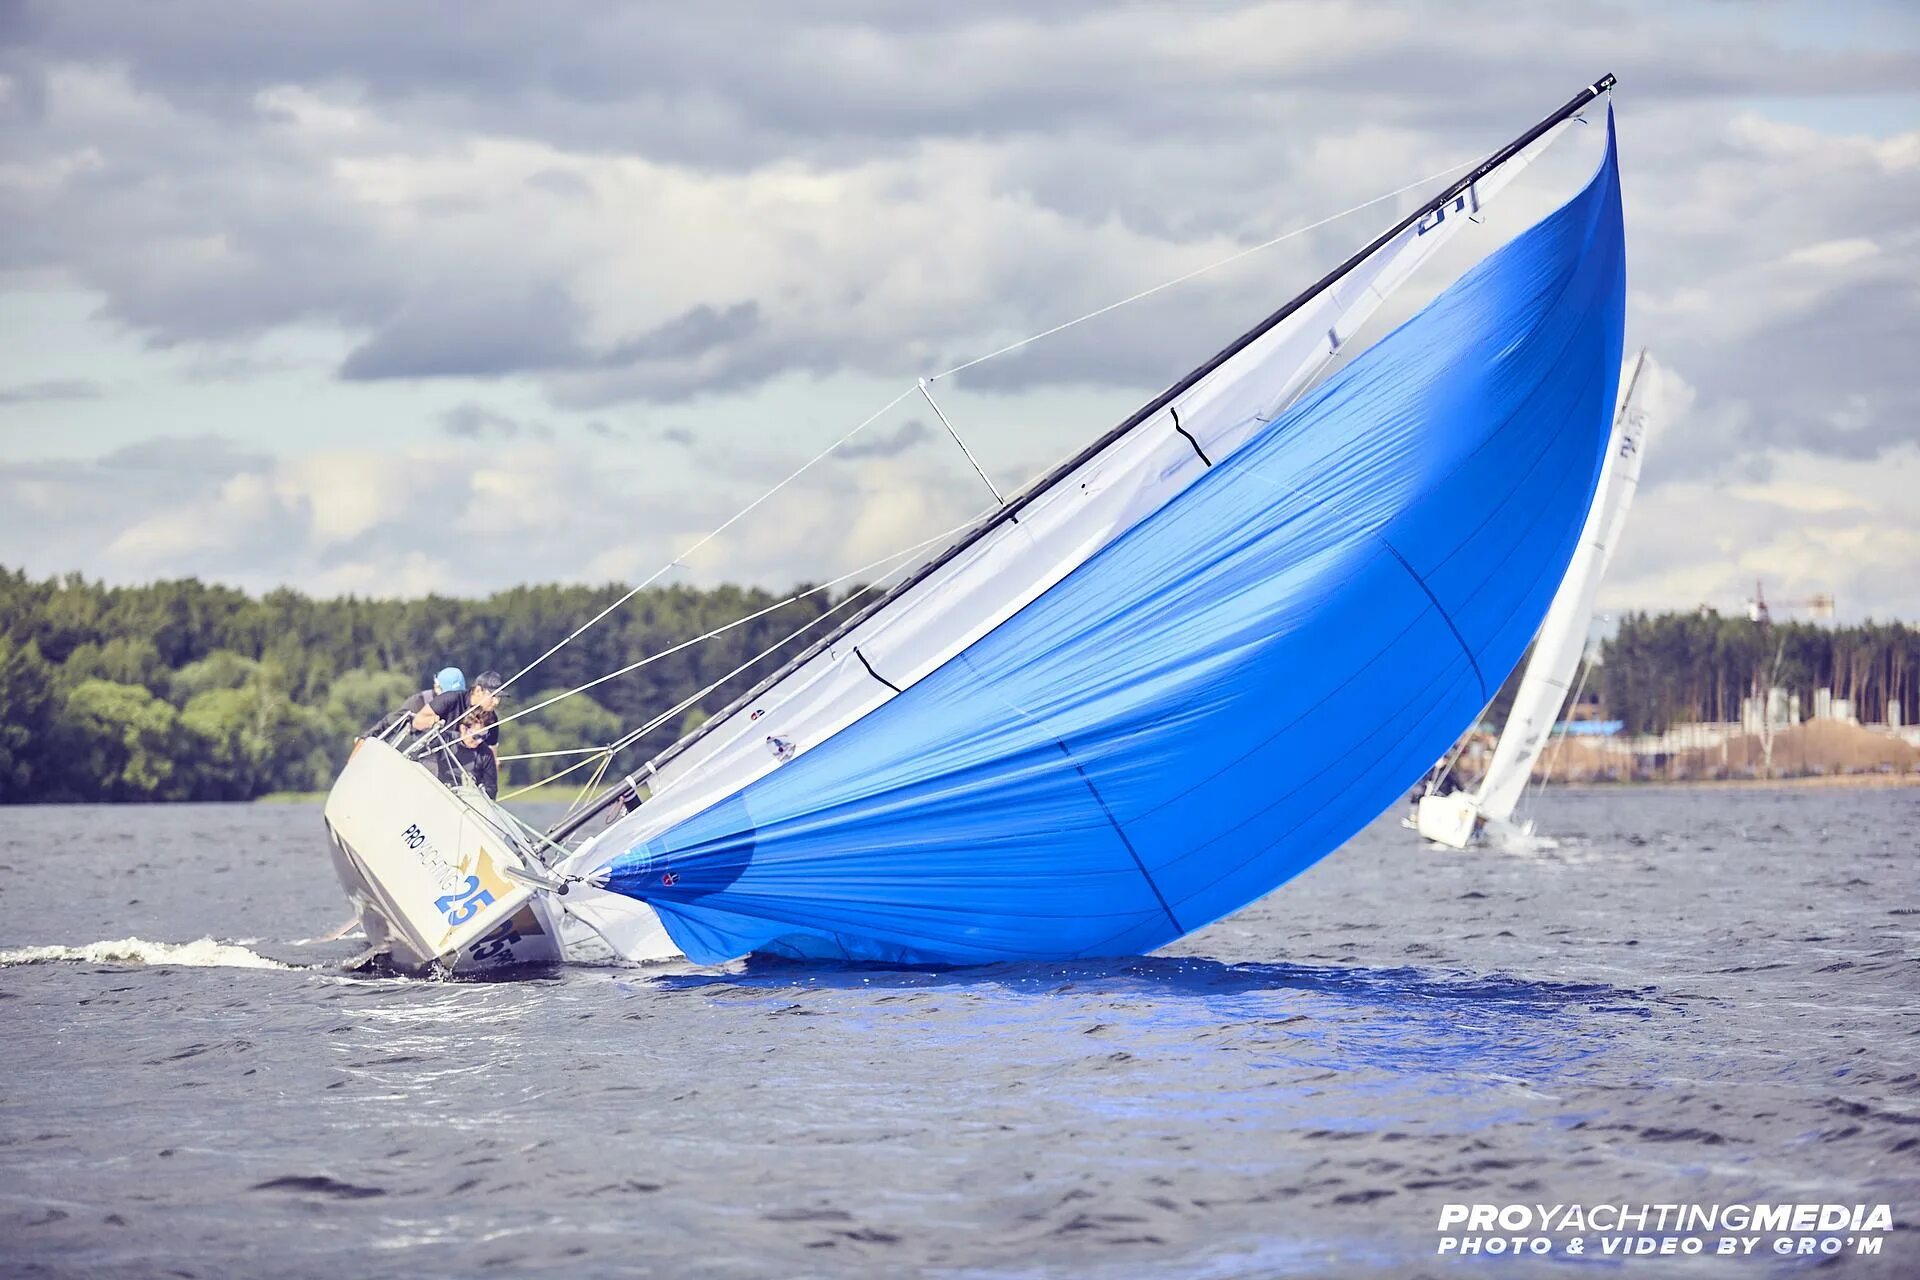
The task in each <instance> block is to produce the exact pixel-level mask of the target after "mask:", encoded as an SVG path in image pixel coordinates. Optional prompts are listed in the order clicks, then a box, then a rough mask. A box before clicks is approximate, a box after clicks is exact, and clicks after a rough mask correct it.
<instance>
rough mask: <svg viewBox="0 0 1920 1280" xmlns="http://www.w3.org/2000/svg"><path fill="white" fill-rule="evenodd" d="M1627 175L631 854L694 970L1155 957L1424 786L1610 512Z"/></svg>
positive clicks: (619, 862) (1591, 192)
mask: <svg viewBox="0 0 1920 1280" xmlns="http://www.w3.org/2000/svg"><path fill="white" fill-rule="evenodd" d="M1624 307H1625V249H1624V243H1623V237H1622V228H1621V211H1620V189H1619V178H1618V172H1617V167H1616V157H1615V153H1614V145H1613V137H1612V121H1611V119H1609V122H1608V141H1607V152H1606V158H1605V160H1604V161H1603V163H1602V164H1601V166H1600V168H1599V170H1598V172H1597V173H1596V174H1595V176H1594V177H1593V179H1592V180H1591V181H1590V182H1589V183H1588V185H1587V186H1586V187H1585V188H1584V189H1583V190H1582V191H1581V192H1580V193H1579V194H1578V195H1577V196H1575V197H1574V198H1573V199H1572V200H1570V201H1569V202H1568V203H1567V204H1566V205H1564V206H1562V207H1561V208H1560V209H1559V210H1558V211H1557V212H1555V213H1554V214H1552V215H1551V216H1549V217H1548V218H1546V219H1545V220H1544V221H1542V222H1540V223H1539V224H1537V225H1536V226H1534V227H1532V228H1531V229H1529V230H1528V231H1526V232H1525V233H1523V234H1522V235H1520V236H1519V237H1518V238H1516V239H1515V240H1513V241H1512V242H1511V243H1509V244H1507V245H1506V246H1505V247H1503V248H1502V249H1500V250H1499V251H1498V252H1496V253H1494V254H1493V255H1491V256H1490V257H1488V258H1487V259H1486V260H1485V261H1483V262H1482V263H1480V264H1479V266H1477V267H1476V268H1475V269H1474V270H1472V271H1471V272H1469V273H1468V274H1467V275H1466V276H1465V277H1463V278H1462V279H1461V280H1460V281H1458V282H1457V283H1456V284H1454V285H1453V286H1452V287H1451V288H1450V289H1448V290H1447V291H1446V292H1445V293H1443V294H1442V295H1441V296H1440V297H1438V298H1437V299H1435V300H1434V302H1433V303H1431V304H1430V305H1429V306H1427V307H1426V308H1425V309H1424V310H1422V311H1421V312H1420V313H1419V314H1418V315H1416V316H1415V317H1414V318H1413V319H1411V320H1409V321H1408V322H1407V323H1406V324H1404V325H1402V326H1401V327H1400V328H1399V329H1397V330H1396V331H1395V332H1393V333H1392V334H1390V335H1388V336H1387V337H1386V338H1384V339H1382V340H1381V341H1380V342H1379V343H1378V344H1377V345H1375V346H1374V347H1373V348H1372V349H1371V350H1369V351H1367V352H1365V353H1364V354H1362V355H1361V356H1360V357H1359V358H1358V359H1356V360H1355V361H1354V362H1353V363H1352V364H1350V365H1349V366H1347V367H1346V368H1345V369H1344V370H1342V371H1341V372H1340V373H1339V374H1337V375H1335V376H1334V377H1333V378H1331V379H1329V380H1328V381H1327V382H1326V383H1325V384H1323V385H1322V386H1321V387H1320V388H1318V389H1317V390H1315V391H1314V392H1312V393H1310V394H1309V395H1307V396H1306V397H1305V398H1303V399H1302V400H1301V401H1300V402H1299V403H1298V404H1296V405H1295V406H1294V407H1293V408H1292V409H1290V410H1289V411H1288V412H1287V413H1285V414H1284V415H1283V416H1281V417H1280V418H1279V419H1277V420H1276V421H1275V422H1274V423H1273V424H1272V425H1271V426H1270V427H1268V428H1267V429H1266V430H1265V431H1264V433H1263V434H1261V435H1260V436H1258V437H1257V438H1256V439H1254V440H1253V441H1251V442H1250V443H1248V444H1247V445H1246V446H1245V447H1243V448H1242V449H1241V450H1240V451H1239V452H1238V453H1235V454H1234V455H1232V456H1231V457H1230V458H1228V459H1226V460H1224V461H1222V462H1221V463H1220V464H1219V465H1218V466H1215V467H1214V468H1213V469H1212V470H1211V471H1209V472H1208V473H1207V474H1206V475H1205V476H1204V477H1203V478H1202V479H1201V480H1199V481H1198V482H1197V483H1195V484H1194V485H1192V486H1191V487H1190V488H1188V489H1187V490H1186V491H1185V492H1183V493H1182V494H1181V495H1180V496H1178V497H1177V498H1175V499H1173V500H1172V501H1171V502H1169V503H1168V504H1167V505H1166V506H1165V507H1164V508H1162V509H1161V510H1160V511H1158V512H1156V513H1154V514H1153V515H1152V516H1150V517H1148V518H1147V519H1146V520H1144V521H1142V522H1141V523H1140V524H1138V525H1136V526H1135V527H1134V528H1132V529H1131V530H1130V531H1128V532H1127V533H1126V534H1124V535H1123V536H1121V537H1119V538H1118V539H1116V540H1115V541H1114V542H1112V543H1111V544H1109V545H1108V546H1106V547H1105V548H1104V549H1102V550H1101V551H1100V552H1098V553H1097V554H1096V555H1094V556H1093V557H1092V558H1090V559H1089V560H1088V561H1087V562H1086V563H1084V564H1083V565H1081V566H1080V567H1079V568H1077V569H1076V570H1074V572H1072V573H1071V574H1069V575H1068V576H1067V577H1066V578H1065V579H1064V580H1062V581H1061V582H1060V583H1059V584H1058V585H1057V586H1055V587H1054V588H1053V589H1052V590H1051V591H1048V592H1047V593H1046V594H1044V595H1042V596H1041V597H1040V598H1039V599H1037V600H1035V601H1033V602H1032V603H1031V604H1030V605H1028V606H1027V607H1026V608H1025V609H1023V610H1021V611H1020V612H1019V613H1017V614H1015V615H1014V616H1013V617H1012V618H1011V619H1009V620H1008V621H1007V622H1005V623H1003V624H1002V625H1001V626H999V627H998V628H996V629H994V630H993V631H991V632H989V633H988V634H987V635H986V636H984V637H983V638H981V639H980V640H978V641H977V642H975V643H974V644H973V645H971V646H970V647H969V648H967V649H966V650H964V651H963V652H962V653H960V654H959V655H958V656H957V657H955V658H954V659H952V660H951V661H949V662H947V663H946V664H945V665H943V666H941V667H939V668H938V669H937V670H935V671H934V672H932V673H931V674H929V675H927V676H926V677H924V678H923V679H921V680H920V681H918V682H917V683H915V684H913V685H912V686H910V687H909V688H907V689H906V690H905V691H904V692H902V693H901V694H899V695H898V696H896V697H893V698H891V699H890V700H889V701H887V702H886V703H885V704H883V705H882V706H880V707H879V708H877V709H876V710H874V711H873V712H871V713H870V714H868V715H866V716H865V717H864V718H862V719H861V720H859V721H857V722H856V723H854V724H852V725H850V726H849V727H847V728H846V729H843V730H842V731H841V732H839V733H838V734H836V735H834V736H833V737H831V738H829V739H828V740H827V741H825V742H822V743H819V744H818V745H814V746H812V747H811V749H808V750H804V751H803V752H802V753H801V754H799V755H798V756H797V757H796V758H794V759H792V760H791V761H789V762H788V763H786V764H784V765H782V766H780V767H779V768H777V769H775V770H774V771H773V772H771V773H769V774H767V775H766V776H765V777H762V778H761V779H759V780H758V781H756V782H754V783H752V784H751V785H749V786H747V787H746V788H745V789H743V790H742V791H740V792H738V793H736V794H735V795H733V796H732V797H730V798H729V799H727V800H725V801H723V802H721V803H720V804H718V805H715V806H714V807H712V808H710V809H707V810H706V811H705V812H703V813H700V814H698V815H696V816H694V817H692V818H690V819H688V820H687V821H685V822H682V823H681V824H679V825H678V826H675V827H673V828H671V829H669V830H667V831H666V832H664V833H662V834H661V835H659V836H657V837H654V838H653V839H650V840H648V841H646V842H645V843H643V844H641V845H639V846H638V847H636V848H633V849H630V850H628V851H626V852H625V853H622V854H620V855H619V856H617V857H615V858H614V859H613V860H612V861H611V862H610V863H609V864H608V865H607V867H606V869H605V871H604V872H603V873H602V874H603V877H604V883H605V884H606V886H607V887H609V888H611V889H613V890H615V891H617V892H620V893H625V894H629V895H631V896H633V897H635V898H639V899H642V900H644V901H646V902H648V903H650V904H652V905H653V907H654V908H655V909H656V910H657V911H658V912H659V915H660V917H661V920H662V921H663V922H664V924H665V925H666V928H667V930H668V932H669V933H670V934H671V935H672V937H673V940H674V941H675V942H676V943H677V944H678V945H679V946H680V947H681V948H682V949H683V950H685V952H686V954H687V955H688V956H689V957H690V958H692V959H694V960H696V961H701V962H705V963H715V962H719V961H722V960H726V959H730V958H733V957H736V956H740V955H744V954H746V953H748V952H752V951H760V952H772V953H778V954H785V955H795V956H820V957H836V958H848V959H867V960H888V961H897V962H917V963H941V962H948V963H972V962H985V961H999V960H1010V959H1067V958H1074V957H1085V956H1098V955H1124V954H1135V953H1139V952H1143V951H1148V950H1151V949H1153V948H1155V947H1158V946H1161V945H1163V944H1165V943H1167V942H1170V941H1172V940H1173V939H1174V938H1177V937H1179V936H1180V935H1181V934H1183V933H1186V932H1188V931H1190V930H1193V929H1195V928H1198V927H1199V926H1201V925H1203V924H1206V923H1208V922H1209V921H1212V920H1215V919H1218V918H1219V917H1221V916H1223V915H1225V914H1227V913H1228V912H1231V911H1233V910H1235V909H1237V908H1239V907H1241V906H1244V905H1245V904H1247V903H1249V902H1251V901H1253V900H1254V899H1256V898H1258V897H1260V896H1261V895H1263V894H1265V893H1267V892H1269V891H1270V890H1272V889H1274V888H1275V887H1277V886H1279V885H1281V884H1283V883H1285V882H1286V881H1287V880H1289V879H1291V878H1292V877H1293V876H1295V875H1297V874H1299V873H1300V872H1301V871H1303V870H1305V869H1306V868H1307V867H1309V866H1311V865H1312V864H1313V863H1315V862H1316V861H1318V860H1319V859H1320V858H1322V857H1324V856H1325V855H1326V854H1328V853H1329V852H1331V851H1332V850H1334V849H1335V848H1338V847H1339V846H1340V844H1341V843H1343V842H1344V841H1346V840H1347V839H1348V838H1349V837H1351V836H1352V835H1353V834H1354V833H1355V832H1356V831H1358V830H1359V829H1360V828H1361V827H1363V826H1364V825H1366V824H1367V822H1369V821H1370V820H1371V819H1372V818H1373V817H1374V816H1375V815H1377V814H1378V813H1379V812H1380V811H1381V810H1382V809H1383V808H1385V807H1386V806H1387V805H1389V804H1391V803H1392V802H1393V801H1395V800H1396V799H1397V798H1398V797H1399V796H1401V795H1402V794H1403V793H1404V792H1405V791H1406V790H1407V788H1408V787H1410V786H1411V785H1412V784H1413V783H1414V782H1415V781H1416V780H1417V779H1418V778H1419V777H1420V776H1421V774H1422V773H1423V772H1424V771H1425V769H1426V768H1427V767H1428V766H1429V765H1430V764H1431V763H1432V762H1433V760H1434V759H1435V758H1437V757H1438V756H1439V755H1440V754H1441V753H1442V752H1443V751H1445V750H1446V748H1447V747H1448V746H1449V744H1451V743H1452V742H1453V741H1454V739H1455V738H1456V737H1457V736H1458V734H1459V733H1460V732H1461V731H1462V730H1463V729H1464V728H1465V727H1466V726H1467V725H1468V724H1470V723H1471V722H1472V720H1473V719H1474V717H1475V716H1476V715H1477V714H1478V713H1479V712H1480V710H1481V708H1482V707H1483V706H1485V704H1486V703H1487V702H1488V700H1489V699H1490V698H1491V697H1492V695H1493V692H1494V691H1495V690H1496V689H1498V688H1499V687H1500V684H1501V682H1502V681H1503V680H1504V679H1505V678H1506V677H1507V675H1508V673H1509V672H1510V671H1511V670H1512V669H1513V667H1514V665H1515V664H1516V663H1517V662H1518V661H1519V659H1520V656H1521V654H1522V651H1523V650H1524V649H1525V648H1526V645H1527V642H1528V639H1529V638H1530V637H1531V636H1532V635H1533V633H1534V631H1535V630H1536V629H1537V628H1538V626H1539V625H1540V621H1541V618H1542V616H1543V615H1544V614H1545V612H1546V609H1547V606H1548V603H1549V602H1550V600H1551V599H1552V597H1553V594H1554V590H1555V588H1556V587H1557V586H1558V584H1559V582H1560V579H1561V576H1562V575H1563V574H1564V572H1565V570H1566V567H1567V563H1568V560H1569V558H1570V556H1571V554H1572V551H1573V546H1574V540H1575V537H1576V535H1577V534H1578V532H1579V529H1580V527H1581V523H1582V521H1583V520H1584V518H1585V516H1586V513H1587V508H1588V505H1589V503H1590V502H1591V500H1592V496H1593V491H1594V485H1595V482H1596V479H1597V477H1598V474H1599V470H1600V464H1601V460H1602V453H1603V450H1604V446H1605V442H1606V440H1607V434H1608V426H1609V421H1610V418H1611V415H1612V411H1613V406H1614V399H1615V394H1616V390H1617V381H1618V378H1619V371H1620V357H1621V344H1622V327H1623V317H1624Z"/></svg>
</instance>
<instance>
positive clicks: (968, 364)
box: [926, 160, 1474, 382]
mask: <svg viewBox="0 0 1920 1280" xmlns="http://www.w3.org/2000/svg"><path fill="white" fill-rule="evenodd" d="M1473 163H1474V161H1472V160H1461V161H1459V162H1457V163H1455V164H1450V165H1448V166H1447V167H1446V168H1444V169H1441V170H1438V171H1437V172H1434V173H1430V174H1428V175H1427V176H1426V177H1424V178H1416V179H1414V180H1413V181H1412V182H1409V183H1407V184H1406V185H1405V186H1404V187H1395V188H1394V189H1393V190H1392V191H1389V192H1386V193H1385V194H1384V195H1377V196H1375V197H1374V198H1373V199H1371V200H1367V201H1363V202H1362V203H1360V204H1356V205H1354V206H1353V207H1352V208H1351V209H1342V210H1341V211H1340V212H1339V213H1331V214H1328V215H1327V216H1326V217H1324V218H1322V219H1320V220H1319V221H1318V222H1309V223H1308V224H1307V225H1306V226H1304V227H1295V228H1294V229H1293V230H1291V231H1285V232H1282V233H1281V234H1279V235H1277V236H1275V237H1273V239H1271V240H1263V241H1261V242H1260V243H1259V244H1256V245H1249V246H1248V247H1247V248H1245V249H1241V250H1239V251H1238V252H1236V253H1230V254H1228V255H1227V256H1226V257H1224V258H1220V259H1217V260H1216V261H1213V262H1209V263H1207V264H1206V265H1205V266H1203V267H1195V268H1194V269H1193V270H1191V271H1189V272H1187V273H1186V274H1185V275H1179V276H1175V277H1174V278H1173V279H1171V280H1163V281H1161V282H1160V283H1159V284H1156V285H1154V286H1153V287H1152V288H1149V289H1142V290H1141V291H1140V292H1138V293H1136V294H1132V295H1130V296H1128V297H1125V298H1122V299H1120V300H1119V301H1118V302H1109V303H1108V304H1107V305H1106V306H1104V307H1098V308H1095V309H1094V310H1092V311H1089V312H1087V314H1085V315H1083V316H1076V317H1074V318H1073V319H1071V320H1067V321H1064V322H1063V323H1060V324H1057V325H1055V326H1053V328H1051V329H1043V330H1041V331H1040V332H1039V333H1036V334H1034V335H1032V336H1031V337H1027V338H1021V339H1020V340H1019V341H1017V342H1009V343H1008V344H1007V345H1006V346H1004V347H999V348H996V349H995V350H993V351H989V352H987V354H985V355H983V356H975V357H974V358H973V359H971V360H968V361H965V362H963V363H961V364H957V365H955V366H953V368H951V369H947V370H944V371H942V372H940V373H936V374H934V375H932V376H931V377H929V378H927V379H926V381H928V382H938V381H939V380H940V379H942V378H951V377H952V376H953V375H954V374H956V373H963V372H965V371H966V370H968V369H971V368H973V367H974V366H975V365H978V364H985V363H986V362H987V361H989V360H997V359H999V358H1000V357H1001V356H1004V355H1008V354H1010V353H1011V352H1015V351H1018V350H1020V348H1022V347H1025V346H1029V345H1031V344H1033V343H1035V342H1038V341H1040V340H1041V339H1042V338H1051V337H1052V336H1053V335H1054V334H1056V333H1060V332H1063V331H1064V330H1067V329H1071V328H1073V327H1074V326H1075V325H1079V324H1085V323H1086V322H1087V321H1089V320H1097V319H1099V318H1100V317H1101V316H1103V315H1106V314H1107V313H1108V312H1109V311H1118V310H1119V309H1120V308H1121V307H1124V306H1127V305H1128V304H1130V303H1134V302H1139V301H1140V300H1141V299H1143V298H1151V297H1152V296H1153V295H1154V294H1156V293H1160V292H1162V291H1163V290H1167V289H1171V288H1173V287H1174V286H1175V285H1179V284H1185V283H1186V282H1187V281H1189V280H1192V279H1195V278H1196V277H1199V276H1203V275H1206V274H1207V273H1208V272H1209V271H1217V270H1219V269H1220V268H1221V267H1226V266H1231V265H1232V264H1234V263H1236V262H1238V261H1240V259H1242V258H1246V257H1251V256H1252V255H1254V254H1256V253H1259V252H1261V251H1262V250H1265V249H1271V248H1273V246H1275V245H1277V244H1280V243H1283V242H1284V241H1287V240H1291V239H1293V238H1294V237H1295V236H1303V235H1305V234H1306V233H1307V232H1309V231H1317V230H1319V229H1320V228H1321V227H1324V226H1326V225H1327V224H1328V223H1329V222H1338V221H1339V220H1340V219H1342V218H1345V217H1349V216H1351V215H1353V214H1356V213H1361V212H1363V211H1365V210H1367V209H1371V208H1372V207H1373V206H1374V205H1376V204H1380V203H1382V202H1384V201H1387V200H1391V199H1393V198H1394V197H1395V196H1403V195H1405V194H1406V193H1407V192H1409V191H1412V190H1413V189H1414V188H1416V187H1424V186H1426V185H1427V184H1428V183H1429V182H1434V181H1436V180H1438V179H1440V178H1444V177H1446V176H1447V175H1448V174H1450V173H1457V172H1459V171H1460V170H1461V169H1464V168H1466V167H1467V166H1469V165H1471V164H1473Z"/></svg>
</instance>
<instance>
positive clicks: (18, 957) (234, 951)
mask: <svg viewBox="0 0 1920 1280" xmlns="http://www.w3.org/2000/svg"><path fill="white" fill-rule="evenodd" d="M59 961H68V962H74V963H81V964H124V965H163V964H165V965H181V966H185V967H189V968H228V969H288V968H291V967H292V966H291V965H284V964H281V963H280V962H279V961H278V960H269V959H267V958H266V957H265V956H263V955H259V954H257V953H255V952H252V951H249V950H247V949H246V948H245V947H243V946H239V945H238V944H236V943H231V942H216V941H214V940H213V939H212V938H201V939H200V940H199V941H197V942H148V941H147V940H146V939H145V938H121V939H119V940H117V941H109V942H89V943H87V944H85V945H84V946H78V947H58V946H53V947H14V948H11V949H9V950H5V951H0V968H11V967H12V966H14V965H22V964H53V963H56V962H59Z"/></svg>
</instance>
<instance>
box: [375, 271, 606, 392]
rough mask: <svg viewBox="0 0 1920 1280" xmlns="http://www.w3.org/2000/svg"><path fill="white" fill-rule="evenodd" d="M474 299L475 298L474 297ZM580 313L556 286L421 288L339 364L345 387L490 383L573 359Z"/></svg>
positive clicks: (462, 283)
mask: <svg viewBox="0 0 1920 1280" xmlns="http://www.w3.org/2000/svg"><path fill="white" fill-rule="evenodd" d="M476 295H477V296H476ZM580 325H581V316H580V308H579V306H578V304H576V303H575V302H574V300H573V299H572V297H571V296H569V294H568V293H567V291H566V289H564V288H563V287H561V286H559V285H556V284H551V283H542V284H537V285H534V286H533V287H531V288H529V289H526V290H524V291H515V290H512V289H502V288H499V287H498V286H497V285H495V284H493V283H487V284H479V285H476V284H475V283H474V282H472V281H460V282H449V283H448V284H447V285H446V286H444V287H434V288H428V289H423V290H421V291H420V292H419V293H418V294H417V295H416V296H415V297H413V298H411V299H409V300H408V302H407V304H406V305H405V306H404V307H402V309H401V310H400V312H399V314H397V315H395V316H394V317H393V318H392V319H391V320H389V321H388V322H386V323H385V324H383V325H382V326H381V327H380V328H378V329H377V330H375V331H374V333H373V335H372V336H371V337H369V338H368V339H367V340H366V341H365V342H363V343H361V344H360V345H359V346H358V347H355V348H354V349H353V351H352V352H350V353H349V354H348V355H347V358H346V360H345V362H344V363H342V364H341V366H340V376H341V377H343V378H345V379H347V380H348V381H350V382H360V381H372V380H376V379H381V378H493V377H499V376H501V375H503V374H509V373H517V372H521V371H524V370H529V369H551V368H556V367H565V366H568V365H573V364H577V363H579V362H580V359H581V353H580V346H579V339H578V333H579V330H580Z"/></svg>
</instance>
